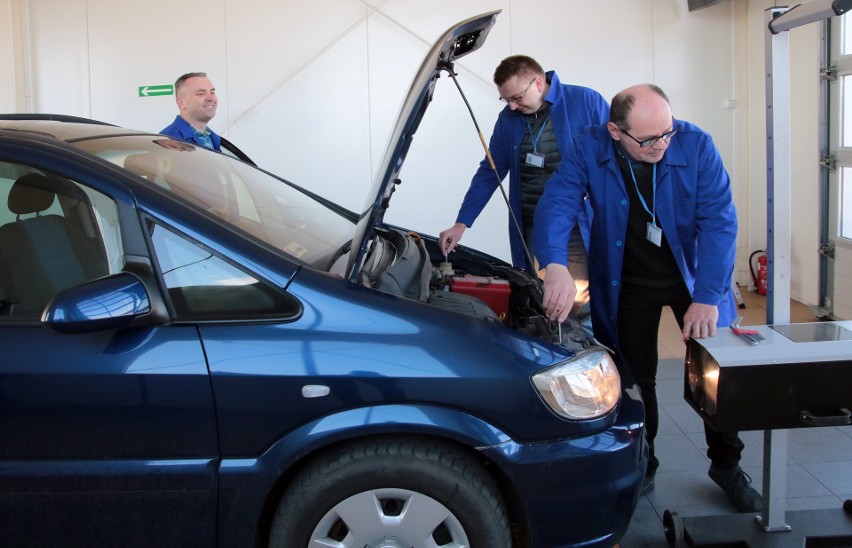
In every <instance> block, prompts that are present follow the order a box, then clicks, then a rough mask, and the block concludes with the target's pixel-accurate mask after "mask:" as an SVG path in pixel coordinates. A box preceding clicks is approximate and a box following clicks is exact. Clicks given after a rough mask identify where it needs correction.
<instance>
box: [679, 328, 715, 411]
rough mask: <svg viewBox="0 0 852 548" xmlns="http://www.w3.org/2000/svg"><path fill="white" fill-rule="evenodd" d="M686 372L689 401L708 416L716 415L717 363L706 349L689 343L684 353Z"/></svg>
mask: <svg viewBox="0 0 852 548" xmlns="http://www.w3.org/2000/svg"><path fill="white" fill-rule="evenodd" d="M686 370H687V375H688V376H687V379H688V381H689V397H690V401H691V402H692V403H693V404H694V405H696V406H697V407H698V408H699V409H701V410H702V411H704V412H705V413H707V414H708V415H715V414H716V395H717V393H718V391H719V373H720V371H719V362H717V361H716V360H715V359H714V358H713V356H711V355H710V353H709V352H707V349H705V348H704V347H702V346H700V345H698V344H696V343H695V342H694V341H690V344H689V345H687V352H686Z"/></svg>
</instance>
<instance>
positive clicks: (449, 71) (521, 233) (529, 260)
mask: <svg viewBox="0 0 852 548" xmlns="http://www.w3.org/2000/svg"><path fill="white" fill-rule="evenodd" d="M438 68H439V69H441V70H445V71H447V74H449V75H450V78H452V79H453V83H454V84H455V85H456V88H458V90H459V94H461V97H462V100H463V101H464V104H465V106H466V107H467V111H468V112H469V113H470V118H471V120H473V125H474V126H475V127H476V133H477V134H478V135H479V142H481V143H482V148H483V149H485V157H486V158H488V163H489V164H490V165H491V170H492V171H493V172H494V177H496V178H497V186H498V187H499V188H500V194H502V195H503V201H504V202H506V208H507V209H508V210H509V217H510V218H511V219H512V225H513V226H514V228H515V230H516V231H517V232H518V236H519V237H520V238H521V243H522V244H523V246H524V254H525V255H526V257H527V270H528V271H529V272H530V273H531V274H533V275H535V274H536V273H535V263H534V262H533V259H532V255H530V250H529V247H528V246H527V241H526V238H525V237H524V231H523V230H521V225H520V223H518V217H517V216H516V215H515V212H514V211H512V205H511V204H510V203H509V196H508V195H507V194H506V190H505V189H504V188H503V181H502V180H501V179H500V174H499V173H497V166H495V165H494V160H493V159H492V158H491V151H490V150H488V144H486V142H485V137H483V136H482V130H480V129H479V122H477V121H476V116H475V115H474V114H473V109H472V108H471V107H470V103H469V102H468V100H467V97H466V96H465V94H464V91H462V88H461V86H460V85H459V82H458V80H457V79H456V73H455V70H454V67H453V63H448V62H446V61H442V62H440V63H438Z"/></svg>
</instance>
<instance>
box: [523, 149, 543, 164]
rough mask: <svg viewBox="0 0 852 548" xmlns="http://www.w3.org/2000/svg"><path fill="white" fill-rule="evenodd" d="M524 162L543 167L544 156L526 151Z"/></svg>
mask: <svg viewBox="0 0 852 548" xmlns="http://www.w3.org/2000/svg"><path fill="white" fill-rule="evenodd" d="M526 164H527V165H528V166H534V167H544V156H543V155H541V154H536V153H535V152H527V161H526Z"/></svg>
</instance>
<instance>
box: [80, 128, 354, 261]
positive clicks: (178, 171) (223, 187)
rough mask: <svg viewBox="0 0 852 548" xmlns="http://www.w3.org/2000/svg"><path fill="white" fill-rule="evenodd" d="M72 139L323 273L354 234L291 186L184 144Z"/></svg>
mask: <svg viewBox="0 0 852 548" xmlns="http://www.w3.org/2000/svg"><path fill="white" fill-rule="evenodd" d="M73 144H74V145H75V146H77V147H79V148H81V149H83V150H85V151H87V152H89V153H92V154H94V155H96V156H99V157H101V158H103V159H105V160H108V161H110V162H112V163H114V164H116V165H118V166H120V167H123V168H124V169H126V170H128V171H130V172H132V173H134V174H136V175H138V176H140V177H142V178H144V179H146V180H148V181H149V182H150V183H151V184H154V185H157V186H159V187H161V188H163V189H166V190H168V191H170V192H172V193H173V194H174V195H176V196H178V197H180V198H181V199H183V200H186V201H189V202H191V203H192V204H194V205H196V206H198V207H200V208H202V209H204V210H206V211H208V212H211V213H213V214H215V215H217V216H218V217H219V218H221V220H222V221H223V222H225V223H228V224H230V225H232V226H234V227H236V228H237V229H240V230H242V231H244V232H247V233H249V234H251V235H252V236H255V237H257V238H259V239H261V240H263V241H264V242H266V243H268V244H270V245H272V246H273V247H275V248H277V249H279V250H281V251H282V252H284V253H287V254H288V255H290V256H293V257H296V258H298V259H300V260H302V261H304V262H306V263H308V264H310V265H311V266H313V267H315V268H318V269H321V270H328V269H329V267H330V266H331V265H330V263H331V261H332V260H333V259H334V258H335V256H336V255H337V254H338V252H339V251H340V250H341V249H342V247H343V246H344V244H346V243H347V242H349V241H350V240H351V239H352V235H353V233H354V231H355V224H354V222H353V221H352V220H350V219H348V218H346V217H345V216H344V215H342V214H340V213H339V212H337V211H335V210H334V209H332V208H330V207H328V206H327V205H326V204H324V203H322V202H320V201H318V200H316V199H314V198H312V197H311V196H310V195H308V194H306V193H304V192H303V191H302V190H300V189H298V188H296V187H294V186H291V185H290V184H289V183H286V182H284V181H282V180H280V179H276V178H275V177H272V176H271V175H268V174H267V173H264V172H263V171H260V170H258V169H255V168H253V167H252V166H249V165H248V164H245V163H243V162H241V161H239V160H235V159H233V158H231V157H229V156H226V155H224V154H217V153H215V152H211V151H208V150H205V149H203V148H202V147H198V146H195V145H193V144H190V143H184V142H181V141H175V140H172V139H168V138H165V137H162V136H159V137H152V136H150V135H122V136H112V137H102V138H96V139H86V140H81V141H77V142H74V143H73Z"/></svg>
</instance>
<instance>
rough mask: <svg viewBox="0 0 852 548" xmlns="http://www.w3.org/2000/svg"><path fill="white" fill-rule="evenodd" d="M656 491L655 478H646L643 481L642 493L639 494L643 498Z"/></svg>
mask: <svg viewBox="0 0 852 548" xmlns="http://www.w3.org/2000/svg"><path fill="white" fill-rule="evenodd" d="M653 490H654V476H645V479H643V480H642V491H640V492H639V494H640V495H642V496H643V497H644V496H645V495H647V494H648V493H650V492H651V491H653Z"/></svg>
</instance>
